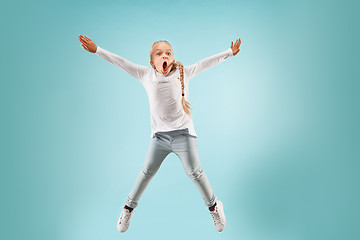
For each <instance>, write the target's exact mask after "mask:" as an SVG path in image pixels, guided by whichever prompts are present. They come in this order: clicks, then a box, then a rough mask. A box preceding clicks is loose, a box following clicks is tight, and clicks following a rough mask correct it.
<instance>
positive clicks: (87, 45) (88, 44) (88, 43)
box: [79, 35, 97, 53]
mask: <svg viewBox="0 0 360 240" xmlns="http://www.w3.org/2000/svg"><path fill="white" fill-rule="evenodd" d="M79 40H80V42H81V43H82V44H81V46H82V47H83V48H84V49H85V50H86V51H88V52H92V53H95V52H96V49H97V46H96V44H95V43H94V42H93V41H92V40H91V39H90V38H88V37H87V36H83V35H79Z"/></svg>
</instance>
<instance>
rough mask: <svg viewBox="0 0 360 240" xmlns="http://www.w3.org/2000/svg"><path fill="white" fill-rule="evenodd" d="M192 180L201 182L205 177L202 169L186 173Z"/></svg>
mask: <svg viewBox="0 0 360 240" xmlns="http://www.w3.org/2000/svg"><path fill="white" fill-rule="evenodd" d="M186 174H187V175H188V176H189V177H190V178H191V179H192V180H195V181H197V180H199V179H200V178H201V176H202V175H203V170H202V169H198V170H195V169H193V170H192V171H189V172H187V173H186Z"/></svg>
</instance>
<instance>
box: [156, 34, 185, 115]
mask: <svg viewBox="0 0 360 240" xmlns="http://www.w3.org/2000/svg"><path fill="white" fill-rule="evenodd" d="M160 42H165V43H167V44H169V46H170V47H171V44H170V43H169V42H168V41H166V40H160V41H156V42H154V43H153V44H152V46H151V49H150V60H151V61H152V54H153V50H154V46H155V45H156V44H157V43H160ZM171 48H172V47H171ZM177 67H178V68H179V72H180V83H181V91H182V99H181V105H182V107H183V109H184V111H185V113H186V114H188V115H189V116H190V118H191V113H190V110H191V109H192V107H191V104H190V103H189V102H188V101H186V100H185V91H184V87H185V84H184V65H183V64H182V63H181V62H176V63H174V65H173V66H172V69H171V70H170V72H171V71H172V70H174V69H176V68H177Z"/></svg>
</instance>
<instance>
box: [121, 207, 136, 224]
mask: <svg viewBox="0 0 360 240" xmlns="http://www.w3.org/2000/svg"><path fill="white" fill-rule="evenodd" d="M133 211H134V210H133ZM131 214H132V212H128V211H125V214H124V212H122V213H121V216H120V223H122V222H123V221H122V220H124V223H125V225H126V226H127V225H129V221H130V217H131Z"/></svg>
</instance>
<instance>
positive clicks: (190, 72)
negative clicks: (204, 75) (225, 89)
mask: <svg viewBox="0 0 360 240" xmlns="http://www.w3.org/2000/svg"><path fill="white" fill-rule="evenodd" d="M232 56H233V52H232V49H231V48H229V49H227V50H226V51H224V52H221V53H218V54H216V55H213V56H211V57H207V58H204V59H202V60H200V61H199V62H197V63H195V64H193V65H189V66H185V67H184V71H185V74H187V76H188V79H189V80H190V78H193V77H194V76H195V75H197V74H199V73H201V72H202V71H205V70H207V69H209V68H211V67H213V66H215V65H217V64H219V63H222V62H223V61H225V60H226V59H228V58H230V57H232Z"/></svg>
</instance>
